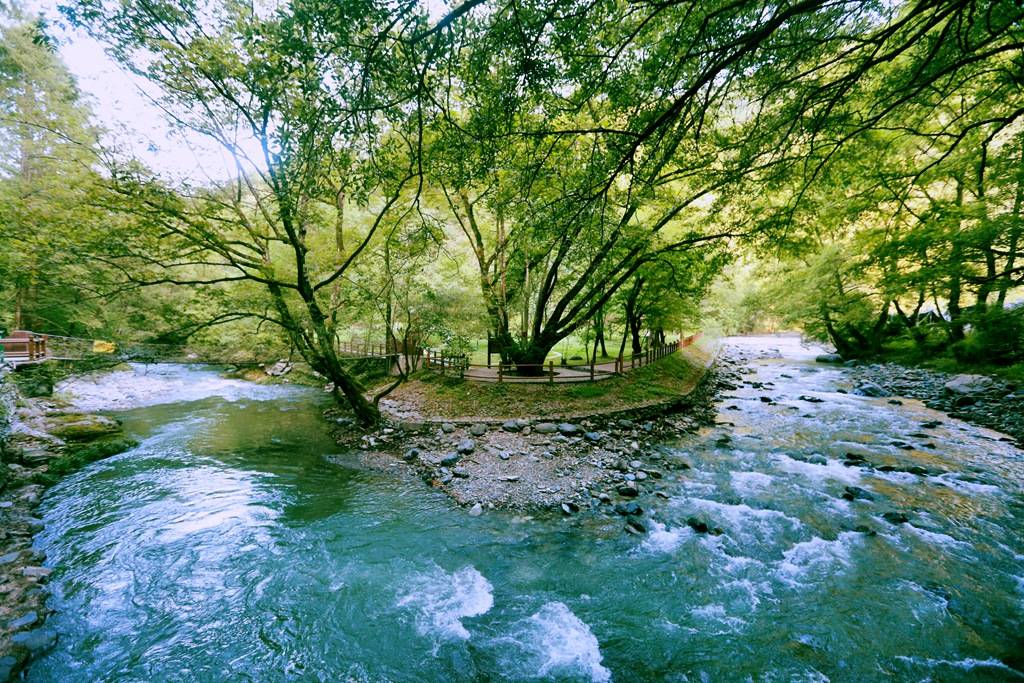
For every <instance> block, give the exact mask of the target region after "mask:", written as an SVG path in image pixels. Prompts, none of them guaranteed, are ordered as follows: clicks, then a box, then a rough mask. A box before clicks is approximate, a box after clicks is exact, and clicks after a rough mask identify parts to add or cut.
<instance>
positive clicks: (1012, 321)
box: [952, 308, 1024, 365]
mask: <svg viewBox="0 0 1024 683" xmlns="http://www.w3.org/2000/svg"><path fill="white" fill-rule="evenodd" d="M952 351H953V355H954V356H955V357H956V359H957V360H958V361H960V362H962V363H972V364H989V365H1012V364H1014V363H1017V362H1019V361H1022V360H1024V308H1018V309H1010V310H1003V309H992V310H989V311H986V312H985V313H983V314H981V315H979V316H977V317H975V318H974V319H973V320H972V324H971V331H970V332H969V333H968V334H967V337H966V338H965V339H964V340H963V341H960V342H957V343H956V344H954V345H953V347H952Z"/></svg>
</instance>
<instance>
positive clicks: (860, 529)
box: [853, 524, 878, 536]
mask: <svg viewBox="0 0 1024 683" xmlns="http://www.w3.org/2000/svg"><path fill="white" fill-rule="evenodd" d="M853 530H854V531H856V532H857V533H858V534H866V535H868V536H877V535H878V532H877V531H875V530H874V529H872V528H871V527H869V526H868V525H866V524H858V525H857V526H855V527H853Z"/></svg>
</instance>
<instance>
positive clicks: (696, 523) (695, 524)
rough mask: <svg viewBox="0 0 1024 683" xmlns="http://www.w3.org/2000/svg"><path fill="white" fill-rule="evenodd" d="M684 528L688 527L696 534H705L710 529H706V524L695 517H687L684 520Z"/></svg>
mask: <svg viewBox="0 0 1024 683" xmlns="http://www.w3.org/2000/svg"><path fill="white" fill-rule="evenodd" d="M686 526H688V527H690V528H691V529H693V530H694V531H696V532H697V533H698V534H706V533H708V532H709V531H710V530H711V529H710V528H709V527H708V525H707V522H704V521H703V520H700V519H697V518H696V517H689V518H687V520H686Z"/></svg>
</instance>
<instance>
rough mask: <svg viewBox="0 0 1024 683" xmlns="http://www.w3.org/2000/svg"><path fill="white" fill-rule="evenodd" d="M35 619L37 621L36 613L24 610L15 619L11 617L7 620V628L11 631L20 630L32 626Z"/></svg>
mask: <svg viewBox="0 0 1024 683" xmlns="http://www.w3.org/2000/svg"><path fill="white" fill-rule="evenodd" d="M37 621H39V615H38V614H36V613H35V612H26V613H25V614H23V615H22V616H20V617H18V618H17V619H12V620H10V621H9V622H7V628H8V630H11V631H20V630H21V629H23V628H26V627H28V626H33V625H34V624H35V623H36V622H37Z"/></svg>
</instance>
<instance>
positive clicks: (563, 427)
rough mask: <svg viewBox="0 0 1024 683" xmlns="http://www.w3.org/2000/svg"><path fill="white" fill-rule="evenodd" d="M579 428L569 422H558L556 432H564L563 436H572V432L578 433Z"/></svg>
mask: <svg viewBox="0 0 1024 683" xmlns="http://www.w3.org/2000/svg"><path fill="white" fill-rule="evenodd" d="M579 432H580V428H579V426H578V425H574V424H572V423H571V422H560V423H559V424H558V433H559V434H564V435H565V436H572V435H573V434H579Z"/></svg>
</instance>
